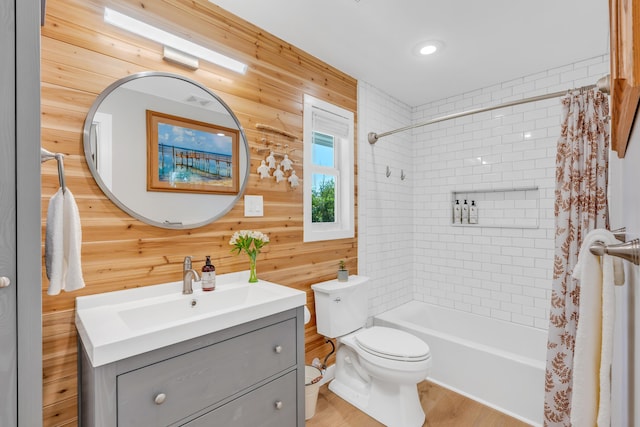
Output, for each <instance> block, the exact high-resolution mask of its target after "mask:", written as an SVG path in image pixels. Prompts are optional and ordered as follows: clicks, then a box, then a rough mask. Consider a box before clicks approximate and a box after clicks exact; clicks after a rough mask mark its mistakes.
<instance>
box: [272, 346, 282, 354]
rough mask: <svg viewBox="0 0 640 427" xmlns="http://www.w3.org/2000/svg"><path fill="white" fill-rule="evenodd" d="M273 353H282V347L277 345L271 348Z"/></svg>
mask: <svg viewBox="0 0 640 427" xmlns="http://www.w3.org/2000/svg"><path fill="white" fill-rule="evenodd" d="M273 351H275V352H276V353H278V354H280V353H282V346H281V345H277V346H275V347H274V348H273Z"/></svg>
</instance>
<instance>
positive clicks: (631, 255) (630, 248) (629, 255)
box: [589, 239, 640, 265]
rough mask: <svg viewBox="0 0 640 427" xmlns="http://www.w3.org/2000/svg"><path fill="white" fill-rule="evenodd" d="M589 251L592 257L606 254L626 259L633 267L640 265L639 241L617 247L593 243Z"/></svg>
mask: <svg viewBox="0 0 640 427" xmlns="http://www.w3.org/2000/svg"><path fill="white" fill-rule="evenodd" d="M589 250H590V251H591V253H592V254H594V255H598V256H602V255H604V254H607V255H611V256H616V257H619V258H622V259H626V260H627V261H631V262H632V263H634V264H635V265H640V239H633V240H631V241H629V242H626V243H620V244H618V245H605V244H604V243H602V242H595V243H594V244H593V245H591V247H590V248H589Z"/></svg>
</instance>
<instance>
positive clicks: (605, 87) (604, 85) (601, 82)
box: [367, 74, 610, 145]
mask: <svg viewBox="0 0 640 427" xmlns="http://www.w3.org/2000/svg"><path fill="white" fill-rule="evenodd" d="M609 84H610V83H609V75H608V74H607V75H606V76H604V77H601V78H600V79H598V81H597V83H596V84H594V85H588V86H582V87H580V88H577V89H568V90H561V91H559V92H554V93H548V94H546V95H538V96H532V97H531V98H525V99H519V100H517V101H510V102H505V103H503V104H498V105H493V106H490V107H482V108H475V109H473V110H467V111H462V112H460V113H454V114H449V115H446V116H441V117H436V118H435V119H431V120H427V121H426V122H422V123H417V124H415V125H409V126H405V127H402V128H399V129H394V130H390V131H387V132H383V133H375V132H369V134H368V135H367V138H368V140H369V144H372V145H373V144H375V143H376V142H378V140H379V139H380V138H384V137H385V136H389V135H393V134H394V133H398V132H404V131H405V130H410V129H415V128H418V127H422V126H426V125H432V124H434V123H439V122H444V121H446V120H451V119H457V118H458V117H464V116H469V115H471V114H477V113H484V112H485V111H492V110H497V109H499V108H506V107H513V106H514V105H520V104H527V103H529V102H536V101H542V100H545V99H551V98H557V97H559V96H563V95H565V94H567V93H568V92H570V91H572V90H589V89H593V88H594V87H597V88H598V90H599V91H600V92H603V93H609Z"/></svg>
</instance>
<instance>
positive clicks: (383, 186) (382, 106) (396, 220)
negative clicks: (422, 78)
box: [358, 82, 415, 315]
mask: <svg viewBox="0 0 640 427" xmlns="http://www.w3.org/2000/svg"><path fill="white" fill-rule="evenodd" d="M410 124H411V108H410V107H408V106H407V105H405V104H403V103H401V102H399V101H397V100H395V99H393V98H391V97H389V96H387V95H386V94H384V93H383V92H381V91H379V90H377V89H376V88H374V87H373V86H370V85H368V84H366V83H363V82H359V84H358V141H359V143H358V271H359V273H360V274H362V275H366V276H369V277H370V278H371V280H370V282H369V295H370V299H369V313H370V314H371V315H375V314H378V313H381V312H383V311H386V310H389V309H391V308H393V307H397V306H398V305H400V304H403V303H405V302H408V301H410V300H412V299H413V289H412V283H413V280H414V273H413V271H414V269H415V266H414V259H413V251H414V245H415V242H414V240H415V237H414V234H413V229H414V227H413V221H414V211H415V203H414V188H413V186H414V178H413V166H412V165H413V163H414V162H413V159H412V145H413V144H412V138H411V132H405V133H400V134H396V135H393V136H389V137H387V138H385V139H384V143H379V144H376V145H370V144H369V143H368V142H367V133H368V132H372V131H373V132H384V131H386V130H390V129H396V128H399V127H403V126H407V125H410ZM381 141H382V140H381ZM387 167H388V168H389V172H390V175H389V177H387ZM402 173H404V175H405V179H404V180H402V179H401V174H402Z"/></svg>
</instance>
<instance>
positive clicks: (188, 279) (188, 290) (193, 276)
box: [182, 256, 200, 295]
mask: <svg viewBox="0 0 640 427" xmlns="http://www.w3.org/2000/svg"><path fill="white" fill-rule="evenodd" d="M193 280H195V281H196V282H197V281H198V280H200V276H199V275H198V272H197V271H195V270H194V269H193V267H192V266H191V257H190V256H186V257H184V264H183V266H182V293H183V294H184V295H189V294H192V293H193V286H192V282H193Z"/></svg>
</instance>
